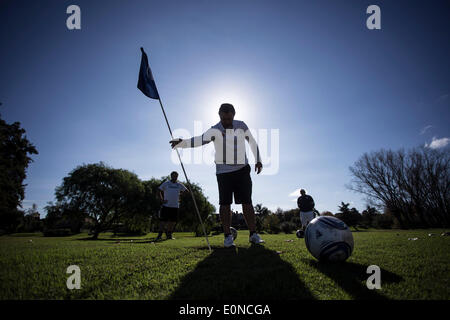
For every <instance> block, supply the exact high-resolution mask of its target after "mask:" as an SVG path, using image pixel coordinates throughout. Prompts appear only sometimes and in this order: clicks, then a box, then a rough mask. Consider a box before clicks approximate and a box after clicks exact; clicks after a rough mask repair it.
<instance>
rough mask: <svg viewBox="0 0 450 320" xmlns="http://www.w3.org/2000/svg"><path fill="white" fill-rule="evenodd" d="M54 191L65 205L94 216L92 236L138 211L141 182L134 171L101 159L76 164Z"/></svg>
mask: <svg viewBox="0 0 450 320" xmlns="http://www.w3.org/2000/svg"><path fill="white" fill-rule="evenodd" d="M55 194H56V198H57V200H58V201H59V202H61V203H62V204H63V205H64V206H65V207H66V208H71V209H73V210H78V211H81V212H85V213H86V214H87V215H88V216H89V217H91V218H92V219H93V221H94V228H93V230H92V233H93V239H97V238H98V235H99V234H100V232H104V231H106V230H109V229H110V228H111V227H112V226H113V224H114V223H119V222H120V219H121V218H122V219H123V218H126V217H130V215H134V214H140V211H141V205H142V202H141V200H142V195H143V194H144V186H143V184H142V182H141V181H140V180H139V178H138V177H137V176H136V174H134V173H132V172H129V171H127V170H124V169H113V168H111V167H108V166H106V165H105V164H104V163H102V162H100V163H96V164H88V165H82V166H78V167H77V168H75V169H74V170H73V171H72V172H70V173H69V175H68V176H67V177H65V178H64V179H63V183H62V184H61V185H60V186H59V187H57V188H56V192H55Z"/></svg>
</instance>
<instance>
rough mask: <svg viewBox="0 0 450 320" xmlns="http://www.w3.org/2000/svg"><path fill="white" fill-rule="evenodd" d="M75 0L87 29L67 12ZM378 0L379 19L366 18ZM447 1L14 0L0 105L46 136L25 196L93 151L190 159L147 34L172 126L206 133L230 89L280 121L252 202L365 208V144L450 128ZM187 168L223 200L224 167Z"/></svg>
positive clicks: (128, 164)
mask: <svg viewBox="0 0 450 320" xmlns="http://www.w3.org/2000/svg"><path fill="white" fill-rule="evenodd" d="M71 4H76V5H78V6H79V7H80V8H81V30H68V29H67V27H66V19H67V17H68V14H66V8H67V7H68V6H69V5H71ZM371 4H377V5H379V6H380V8H381V27H382V28H381V30H368V29H367V28H366V19H367V17H368V15H367V14H366V8H367V7H368V6H369V5H371ZM449 9H450V5H449V3H448V2H447V1H433V2H428V1H416V2H414V1H373V2H367V1H357V0H352V1H274V0H271V1H261V0H252V1H249V0H241V1H226V2H224V1H196V0H192V1H173V0H172V1H134V0H133V1H2V3H1V4H0V24H1V28H0V43H2V49H1V50H0V55H1V59H0V70H1V72H0V101H1V102H2V103H3V106H2V107H1V109H0V113H1V115H2V117H3V118H4V119H5V120H6V121H8V122H13V121H19V122H21V123H22V126H23V127H24V128H25V129H26V131H27V137H28V139H29V140H30V141H31V142H32V143H33V144H34V145H35V146H36V147H37V149H38V151H39V155H37V156H34V157H33V158H34V162H33V163H32V164H31V165H30V167H29V169H28V178H27V180H26V183H27V188H26V198H25V201H24V207H25V208H27V207H30V206H31V204H32V203H37V204H38V206H39V209H40V211H41V212H42V213H43V207H44V206H45V204H46V202H47V201H51V200H54V189H55V187H56V186H57V185H59V184H60V183H61V181H62V178H63V177H64V176H66V175H67V174H68V173H69V172H70V171H71V170H72V169H74V168H75V167H76V166H77V165H80V164H83V163H86V164H87V163H94V162H99V161H104V162H106V163H107V164H109V165H111V166H113V167H116V168H125V169H128V170H130V171H133V172H135V173H136V174H137V175H138V176H139V177H140V178H142V179H148V178H150V177H161V176H164V175H167V174H169V173H170V172H171V171H172V170H178V171H179V172H180V173H181V168H180V166H179V165H177V164H176V163H172V161H171V160H170V159H171V149H170V148H169V144H168V141H169V139H170V136H169V132H168V130H167V127H166V124H165V122H164V118H163V116H162V113H161V110H160V107H159V104H158V102H157V101H156V100H150V99H148V98H147V97H145V96H144V95H143V94H142V93H141V92H140V91H138V89H137V88H136V84H137V76H138V70H139V63H140V50H139V47H140V46H143V47H144V48H145V50H146V52H147V53H148V55H149V60H150V65H151V67H152V70H153V74H154V76H155V79H156V83H157V86H158V90H159V93H160V95H161V97H162V100H163V103H164V105H165V108H166V112H167V115H168V118H169V121H170V123H171V126H172V128H173V129H174V130H175V129H177V128H178V129H179V128H183V129H186V130H188V131H190V132H191V133H193V132H194V121H201V122H202V124H203V127H204V129H205V130H206V128H208V127H209V126H211V125H213V124H215V123H216V122H217V121H218V116H217V114H216V112H217V110H218V107H219V104H220V103H222V102H231V103H233V104H234V105H235V107H236V111H237V113H236V119H239V120H243V121H245V122H246V123H247V124H248V126H249V127H251V128H254V129H267V130H273V129H278V130H279V150H280V152H279V170H278V173H277V174H275V175H259V176H256V175H255V174H252V179H253V201H254V203H263V205H265V206H267V207H269V208H270V209H273V210H275V209H276V208H277V207H281V208H283V209H289V208H294V207H295V202H294V201H293V200H295V199H296V197H293V196H290V194H291V193H292V192H294V191H296V190H297V189H299V188H301V187H302V188H305V189H307V190H308V192H309V193H310V194H311V195H312V196H313V197H314V198H315V201H316V207H317V209H318V210H319V211H323V210H330V211H332V212H336V211H337V206H338V205H339V204H340V202H341V201H345V202H350V203H351V205H352V206H355V207H356V208H358V209H360V210H362V209H363V208H364V206H365V200H364V198H363V197H362V196H361V195H358V194H355V193H353V192H351V191H349V190H347V189H346V187H345V185H346V184H348V183H349V182H350V175H349V170H348V167H349V166H351V165H352V164H353V163H354V162H355V161H356V160H357V159H358V157H360V156H361V155H362V154H363V153H364V152H370V151H374V150H378V149H380V148H391V149H399V148H411V147H415V146H419V145H425V144H427V145H429V146H433V147H446V144H447V143H448V137H450V130H449V119H450V111H449V110H450V108H449V106H450V97H449V94H450V74H449V70H450V61H449V59H448V57H449V56H450V43H449V41H448V39H449V34H448V32H449V30H450V13H449V12H450V10H449ZM185 138H187V136H185ZM433 139H434V140H433ZM186 169H187V172H188V175H189V177H190V179H191V180H192V181H194V182H198V183H199V184H200V185H201V186H202V187H203V189H204V191H205V193H206V195H207V196H208V198H209V200H210V201H211V203H213V204H214V205H215V206H216V208H218V192H217V182H216V177H215V168H214V166H212V165H206V164H189V165H186ZM182 180H184V179H182ZM234 208H235V209H237V208H238V207H234Z"/></svg>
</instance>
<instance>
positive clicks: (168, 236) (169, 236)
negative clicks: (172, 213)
mask: <svg viewBox="0 0 450 320" xmlns="http://www.w3.org/2000/svg"><path fill="white" fill-rule="evenodd" d="M166 236H167V240H175V238H174V237H173V235H172V234H171V233H170V234H167V235H166Z"/></svg>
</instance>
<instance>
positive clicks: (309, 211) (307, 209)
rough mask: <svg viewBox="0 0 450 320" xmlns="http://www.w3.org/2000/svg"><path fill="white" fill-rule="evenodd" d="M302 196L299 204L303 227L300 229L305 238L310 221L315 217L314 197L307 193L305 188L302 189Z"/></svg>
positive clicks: (298, 201)
mask: <svg viewBox="0 0 450 320" xmlns="http://www.w3.org/2000/svg"><path fill="white" fill-rule="evenodd" d="M300 194H301V195H300V197H298V199H297V205H298V207H299V208H300V221H301V222H302V228H301V229H300V230H301V232H300V236H301V237H302V238H303V236H304V231H305V229H306V226H307V225H308V223H309V222H310V221H311V220H312V219H314V217H315V215H314V206H315V203H314V199H313V198H312V197H311V196H310V195H307V194H306V191H305V189H301V190H300Z"/></svg>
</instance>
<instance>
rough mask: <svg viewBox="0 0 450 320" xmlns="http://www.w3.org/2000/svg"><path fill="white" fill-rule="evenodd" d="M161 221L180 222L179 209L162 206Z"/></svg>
mask: <svg viewBox="0 0 450 320" xmlns="http://www.w3.org/2000/svg"><path fill="white" fill-rule="evenodd" d="M159 220H161V221H177V220H178V208H171V207H165V206H162V208H161V214H160V216H159Z"/></svg>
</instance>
